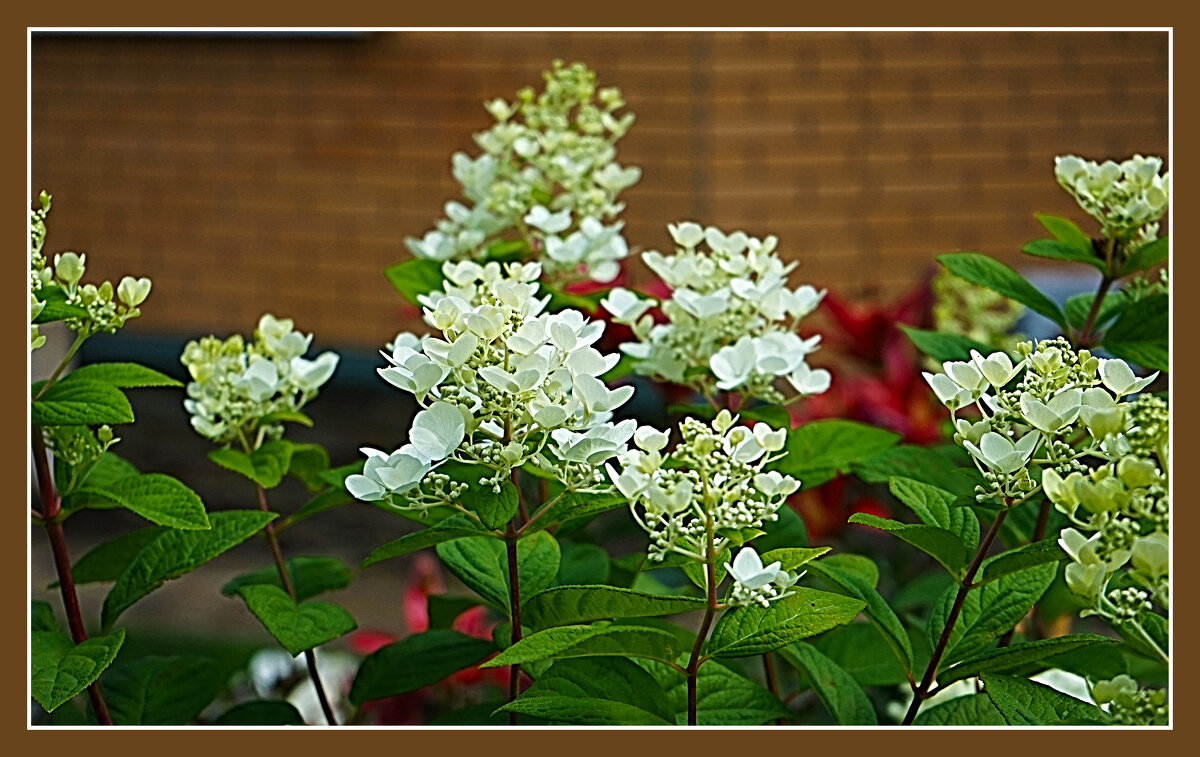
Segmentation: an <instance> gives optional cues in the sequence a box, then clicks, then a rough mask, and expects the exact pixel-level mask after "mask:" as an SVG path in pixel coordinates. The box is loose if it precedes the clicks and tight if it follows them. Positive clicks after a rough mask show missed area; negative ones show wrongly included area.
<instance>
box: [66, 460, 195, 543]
mask: <svg viewBox="0 0 1200 757" xmlns="http://www.w3.org/2000/svg"><path fill="white" fill-rule="evenodd" d="M81 491H86V493H88V494H92V495H99V496H103V497H106V498H108V499H111V500H112V501H114V502H116V503H117V504H119V505H120V506H121V507H124V508H125V509H126V510H129V511H130V512H133V513H137V514H138V515H140V516H142V517H143V518H145V519H146V520H148V521H150V522H151V523H154V524H156V525H159V526H168V527H170V528H183V529H207V528H208V527H209V523H208V513H207V512H205V510H204V503H203V502H201V501H200V497H199V496H198V495H197V494H196V492H194V491H192V490H191V489H189V488H188V487H187V486H185V485H184V483H183V482H182V481H180V480H179V479H177V478H173V477H171V476H168V475H166V474H164V473H143V474H140V475H136V476H127V477H125V478H123V479H121V480H120V481H117V482H115V483H112V484H109V485H108V486H107V487H105V488H103V489H99V488H97V487H94V486H88V487H86V488H85V490H81Z"/></svg>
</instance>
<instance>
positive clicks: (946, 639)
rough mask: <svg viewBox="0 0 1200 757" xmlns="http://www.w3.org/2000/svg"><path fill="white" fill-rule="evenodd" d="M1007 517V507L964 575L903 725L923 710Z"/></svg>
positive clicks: (998, 516) (910, 723)
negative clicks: (960, 619)
mask: <svg viewBox="0 0 1200 757" xmlns="http://www.w3.org/2000/svg"><path fill="white" fill-rule="evenodd" d="M1006 517H1008V509H1007V507H1006V508H1005V509H1004V510H1001V511H1000V513H999V514H998V515H997V516H996V520H995V521H994V522H993V523H992V527H991V528H989V529H988V532H987V536H985V537H984V538H983V543H982V544H980V545H979V550H978V551H976V553H975V559H974V560H972V561H971V565H970V567H968V568H967V572H966V573H965V574H964V575H963V580H962V585H961V586H959V587H958V593H957V594H956V595H955V596H954V604H953V605H952V606H951V607H950V614H949V615H948V616H947V617H946V627H945V628H943V629H942V635H941V637H939V638H938V642H937V646H936V647H934V649H933V656H932V657H930V658H929V664H928V665H926V666H925V675H924V676H923V677H922V678H921V683H920V685H918V686H917V687H916V688H915V689H914V690H913V701H912V704H911V705H910V706H909V708H908V713H907V714H905V716H904V722H903V723H902V725H912V722H913V718H915V717H916V716H917V710H919V709H921V703H922V702H924V701H925V699H926V698H927V697H928V696H929V692H930V690H931V688H932V686H933V679H934V676H936V675H937V669H938V664H939V663H941V661H942V655H944V654H945V653H946V646H947V645H948V644H949V643H950V634H951V633H952V632H953V631H954V624H955V623H956V622H958V614H959V613H960V612H962V608H963V602H965V601H966V599H967V594H968V593H969V592H970V591H971V589H972V588H974V587H973V586H971V582H972V581H974V580H975V574H976V573H978V572H979V566H980V565H982V564H983V558H984V557H986V556H987V553H988V550H989V549H990V548H991V546H992V542H993V541H995V540H996V535H997V534H999V533H1000V526H1001V525H1002V524H1003V523H1004V519H1005V518H1006Z"/></svg>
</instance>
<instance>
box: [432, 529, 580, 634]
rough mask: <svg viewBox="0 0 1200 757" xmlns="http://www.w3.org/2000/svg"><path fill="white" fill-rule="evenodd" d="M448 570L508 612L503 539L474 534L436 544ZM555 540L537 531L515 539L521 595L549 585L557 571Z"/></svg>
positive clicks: (528, 594) (500, 608)
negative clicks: (470, 536)
mask: <svg viewBox="0 0 1200 757" xmlns="http://www.w3.org/2000/svg"><path fill="white" fill-rule="evenodd" d="M437 553H438V557H439V558H441V560H442V562H443V563H445V565H446V567H447V568H449V569H450V572H451V573H453V574H454V575H455V576H457V577H458V579H459V580H460V581H462V582H463V583H464V584H466V585H467V586H468V587H470V588H471V589H472V590H473V591H474V592H475V593H476V594H478V595H479V596H481V597H483V599H484V600H485V601H486V602H487V603H488V604H490V605H492V606H493V607H495V608H496V609H498V610H501V611H503V612H504V613H505V614H508V612H509V610H508V594H509V590H508V554H507V550H506V546H505V542H503V541H501V540H499V539H492V538H487V537H473V538H468V539H457V540H455V541H450V542H443V543H441V544H438V545H437ZM560 559H561V555H560V553H559V549H558V542H556V541H555V540H554V537H553V536H551V535H550V534H548V533H545V532H544V531H543V532H539V533H536V534H534V535H532V536H528V537H525V538H523V539H521V540H520V541H518V542H517V580H518V586H519V588H520V590H521V596H524V597H528V596H533V595H534V594H536V593H538V592H539V591H541V590H542V589H546V588H549V586H550V584H551V583H553V581H554V576H555V575H556V574H557V573H558V563H559V560H560Z"/></svg>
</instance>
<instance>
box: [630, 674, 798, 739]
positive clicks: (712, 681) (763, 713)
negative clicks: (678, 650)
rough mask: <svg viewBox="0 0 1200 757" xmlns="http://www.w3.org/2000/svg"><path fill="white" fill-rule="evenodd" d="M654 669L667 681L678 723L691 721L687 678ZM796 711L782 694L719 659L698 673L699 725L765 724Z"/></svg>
mask: <svg viewBox="0 0 1200 757" xmlns="http://www.w3.org/2000/svg"><path fill="white" fill-rule="evenodd" d="M652 672H655V673H656V677H657V678H658V679H659V680H660V681H662V682H663V688H665V689H666V690H667V701H668V702H669V703H670V704H671V707H672V709H674V710H675V713H676V714H675V722H676V723H677V724H678V725H684V724H685V723H687V680H686V679H685V678H684V677H683V675H682V674H681V673H678V672H676V671H675V670H672V669H669V668H665V667H664V666H661V665H660V666H657V667H656V669H655V670H654V671H652ZM790 717H792V712H791V710H789V709H788V708H787V707H785V706H784V704H783V702H781V701H779V697H777V696H775V695H774V694H772V693H771V692H769V691H767V690H766V689H764V688H763V687H762V686H759V685H758V684H757V683H755V682H754V681H751V680H750V679H748V678H746V677H745V676H743V675H740V674H739V673H735V672H734V671H733V670H730V669H729V668H727V667H725V666H724V665H723V664H721V663H720V662H718V661H716V660H710V661H708V662H707V663H705V664H704V665H701V666H700V671H699V674H698V675H697V676H696V724H697V725H723V726H735V725H762V724H764V723H769V722H772V721H774V720H776V719H777V718H790Z"/></svg>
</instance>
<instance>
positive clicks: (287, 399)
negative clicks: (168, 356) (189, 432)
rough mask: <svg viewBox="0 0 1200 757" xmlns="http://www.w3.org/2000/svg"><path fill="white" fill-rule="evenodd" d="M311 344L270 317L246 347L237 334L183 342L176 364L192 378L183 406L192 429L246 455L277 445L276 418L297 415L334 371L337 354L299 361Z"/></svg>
mask: <svg viewBox="0 0 1200 757" xmlns="http://www.w3.org/2000/svg"><path fill="white" fill-rule="evenodd" d="M311 342H312V334H302V333H300V332H298V331H296V330H295V327H294V324H293V322H292V319H290V318H283V319H277V318H276V317H275V316H273V315H271V314H270V313H266V314H264V315H263V316H262V318H260V319H259V321H258V328H257V329H256V330H255V332H254V340H253V341H251V342H249V343H247V341H246V340H245V339H244V338H243V337H242V336H241V335H240V334H235V335H234V336H231V337H229V338H228V339H225V340H221V339H218V338H217V337H215V336H206V337H203V338H202V339H199V340H193V341H191V342H188V344H187V346H186V347H184V350H183V355H182V357H181V358H180V361H181V362H182V363H183V364H184V365H185V366H186V367H187V369H188V373H189V374H190V375H191V377H192V380H191V382H189V383H188V385H187V399H185V400H184V401H183V406H184V407H185V408H186V409H187V411H188V413H189V414H190V415H191V423H192V428H194V429H195V430H196V432H197V433H199V434H200V435H201V436H203V437H205V438H207V439H211V440H212V441H214V442H217V443H218V444H229V443H231V442H235V441H236V442H240V443H241V444H242V445H243V447H245V448H247V449H255V448H257V447H258V446H259V445H260V444H261V443H262V441H263V440H264V439H278V438H279V437H280V436H281V435H282V434H283V423H282V420H280V419H279V418H280V417H281V414H286V413H296V412H299V411H300V409H301V408H303V407H304V405H305V404H307V403H308V402H310V401H311V400H312V399H314V398H315V397H316V396H317V393H318V391H319V390H320V388H321V387H322V386H323V385H324V384H325V382H327V381H329V379H330V377H332V376H333V372H334V370H336V369H337V365H338V360H339V357H338V354H337V353H336V352H331V351H326V352H322V353H321V354H320V355H318V356H317V357H316V358H314V359H312V360H308V359H306V358H304V357H303V355H304V353H306V352H307V351H308V347H309V345H310V344H311ZM273 416H274V418H273Z"/></svg>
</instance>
